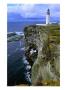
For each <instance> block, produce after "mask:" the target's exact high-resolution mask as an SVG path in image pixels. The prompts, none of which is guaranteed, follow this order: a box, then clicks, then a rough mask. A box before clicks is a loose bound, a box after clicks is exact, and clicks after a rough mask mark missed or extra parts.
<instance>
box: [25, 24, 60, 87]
mask: <svg viewBox="0 0 67 90" xmlns="http://www.w3.org/2000/svg"><path fill="white" fill-rule="evenodd" d="M24 35H25V52H26V53H25V55H26V57H27V60H28V61H29V63H30V65H31V66H32V69H31V79H32V85H39V86H46V85H47V86H51V85H53V86H59V85H60V58H59V57H60V26H59V25H49V26H36V25H30V26H27V27H25V29H24Z"/></svg>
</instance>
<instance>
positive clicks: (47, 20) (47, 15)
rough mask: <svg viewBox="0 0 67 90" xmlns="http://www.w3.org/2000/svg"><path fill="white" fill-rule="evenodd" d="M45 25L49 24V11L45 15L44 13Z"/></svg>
mask: <svg viewBox="0 0 67 90" xmlns="http://www.w3.org/2000/svg"><path fill="white" fill-rule="evenodd" d="M46 24H50V10H49V9H48V10H47V13H46Z"/></svg>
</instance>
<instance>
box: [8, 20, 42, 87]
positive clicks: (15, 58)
mask: <svg viewBox="0 0 67 90" xmlns="http://www.w3.org/2000/svg"><path fill="white" fill-rule="evenodd" d="M40 23H44V22H43V21H40V22H39V21H22V22H7V32H8V33H10V32H18V33H19V32H21V33H22V34H24V28H25V27H26V26H28V25H35V24H40ZM24 44H25V43H24V40H23V39H21V40H18V41H11V42H8V41H7V85H8V86H15V85H20V84H27V85H31V66H30V64H29V62H28V61H27V59H26V56H25V45H24Z"/></svg>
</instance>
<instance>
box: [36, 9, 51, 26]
mask: <svg viewBox="0 0 67 90" xmlns="http://www.w3.org/2000/svg"><path fill="white" fill-rule="evenodd" d="M48 24H50V10H49V9H47V12H46V24H36V25H40V26H46V25H48Z"/></svg>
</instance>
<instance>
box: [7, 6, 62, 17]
mask: <svg viewBox="0 0 67 90" xmlns="http://www.w3.org/2000/svg"><path fill="white" fill-rule="evenodd" d="M48 8H49V9H50V12H51V16H53V17H60V6H59V4H8V6H7V9H8V10H7V12H8V14H9V13H16V14H19V15H20V16H21V17H23V18H41V17H42V18H44V17H45V16H46V10H47V9H48ZM9 18H10V17H9Z"/></svg>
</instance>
